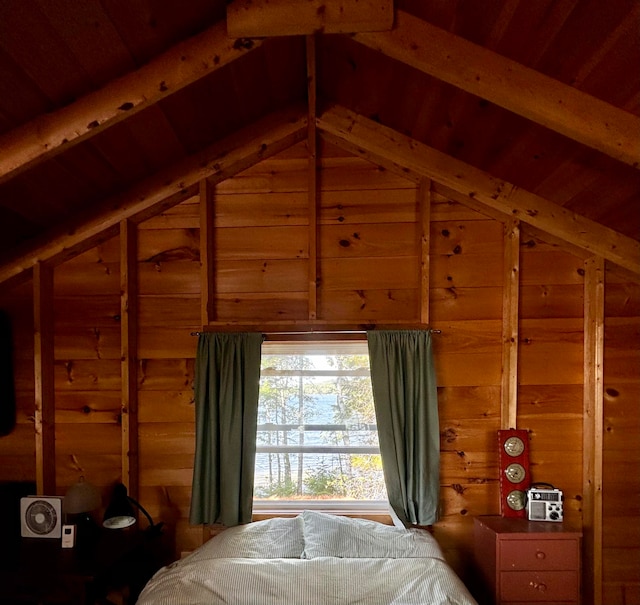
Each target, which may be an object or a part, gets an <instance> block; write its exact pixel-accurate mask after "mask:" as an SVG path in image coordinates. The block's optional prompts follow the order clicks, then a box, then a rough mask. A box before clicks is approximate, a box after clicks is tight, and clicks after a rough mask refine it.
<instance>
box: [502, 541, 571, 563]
mask: <svg viewBox="0 0 640 605" xmlns="http://www.w3.org/2000/svg"><path fill="white" fill-rule="evenodd" d="M579 556H580V554H579V552H578V541H577V540H502V541H501V542H500V562H499V566H500V569H503V570H507V569H514V570H515V569H578V567H579Z"/></svg>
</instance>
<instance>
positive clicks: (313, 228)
mask: <svg viewBox="0 0 640 605" xmlns="http://www.w3.org/2000/svg"><path fill="white" fill-rule="evenodd" d="M306 58H307V104H308V123H307V129H308V134H307V147H308V152H309V160H308V161H309V167H308V170H309V185H308V207H309V267H308V272H309V278H308V281H309V293H308V317H309V319H310V320H313V319H316V318H317V317H318V278H319V270H320V264H319V256H320V255H319V250H318V242H319V238H318V231H319V228H320V223H319V220H318V206H319V199H320V187H319V183H318V133H317V130H316V109H317V70H316V36H315V34H313V35H308V36H306Z"/></svg>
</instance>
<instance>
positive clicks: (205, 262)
mask: <svg viewBox="0 0 640 605" xmlns="http://www.w3.org/2000/svg"><path fill="white" fill-rule="evenodd" d="M212 189H213V187H212V186H211V185H210V184H209V182H208V181H207V179H203V180H201V181H200V315H201V317H202V325H203V326H206V325H208V324H209V323H210V322H212V321H214V320H215V304H214V291H215V288H214V284H215V266H214V265H215V255H214V251H213V233H214V227H215V224H214V208H213V192H212Z"/></svg>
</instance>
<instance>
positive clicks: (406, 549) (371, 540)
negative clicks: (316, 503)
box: [302, 510, 443, 559]
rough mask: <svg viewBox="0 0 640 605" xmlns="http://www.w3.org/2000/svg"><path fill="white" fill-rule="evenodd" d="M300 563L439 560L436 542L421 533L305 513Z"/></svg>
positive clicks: (347, 518)
mask: <svg viewBox="0 0 640 605" xmlns="http://www.w3.org/2000/svg"><path fill="white" fill-rule="evenodd" d="M302 518H303V520H304V553H303V554H302V558H303V559H314V558H316V557H342V558H390V559H402V558H415V557H432V558H437V559H442V558H443V556H442V551H441V550H440V546H439V545H438V543H437V542H436V540H435V538H434V537H433V536H432V535H431V534H430V533H429V532H427V531H425V530H421V529H404V528H399V527H393V526H389V525H383V524H382V523H377V522H376V521H368V520H366V519H353V518H350V517H338V516H335V515H328V514H326V513H318V512H315V511H308V510H305V511H304V512H303V513H302Z"/></svg>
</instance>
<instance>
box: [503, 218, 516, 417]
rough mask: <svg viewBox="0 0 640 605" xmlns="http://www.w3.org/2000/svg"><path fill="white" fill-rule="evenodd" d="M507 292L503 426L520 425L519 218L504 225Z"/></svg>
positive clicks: (504, 301)
mask: <svg viewBox="0 0 640 605" xmlns="http://www.w3.org/2000/svg"><path fill="white" fill-rule="evenodd" d="M503 271H504V292H503V295H502V385H501V406H500V407H501V410H500V427H501V428H503V429H508V428H514V429H515V428H517V427H516V423H517V414H518V308H519V299H520V293H519V287H520V222H519V221H518V220H516V219H510V220H508V221H507V222H506V223H505V226H504V265H503Z"/></svg>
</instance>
